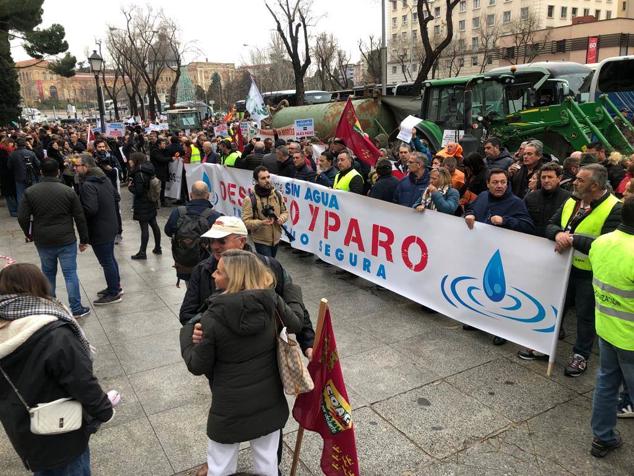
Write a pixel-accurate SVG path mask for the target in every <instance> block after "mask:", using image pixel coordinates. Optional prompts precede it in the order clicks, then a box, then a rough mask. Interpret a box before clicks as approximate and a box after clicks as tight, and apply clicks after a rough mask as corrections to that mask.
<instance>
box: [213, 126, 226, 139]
mask: <svg viewBox="0 0 634 476" xmlns="http://www.w3.org/2000/svg"><path fill="white" fill-rule="evenodd" d="M214 134H216V135H217V136H220V137H227V136H228V135H229V129H227V125H226V124H220V125H219V126H215V127H214Z"/></svg>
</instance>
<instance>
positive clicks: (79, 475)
mask: <svg viewBox="0 0 634 476" xmlns="http://www.w3.org/2000/svg"><path fill="white" fill-rule="evenodd" d="M33 475H34V476H90V449H89V448H88V447H86V451H84V452H83V453H82V454H81V455H79V457H78V458H77V459H76V460H75V461H73V462H72V463H69V464H68V465H66V466H64V467H63V468H57V469H45V470H44V471H36V472H35V473H33Z"/></svg>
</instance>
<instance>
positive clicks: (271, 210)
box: [262, 205, 277, 220]
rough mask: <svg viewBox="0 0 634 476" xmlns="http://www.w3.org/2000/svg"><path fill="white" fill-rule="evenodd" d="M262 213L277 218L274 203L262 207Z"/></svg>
mask: <svg viewBox="0 0 634 476" xmlns="http://www.w3.org/2000/svg"><path fill="white" fill-rule="evenodd" d="M262 215H264V216H265V217H266V218H271V219H272V220H277V215H276V214H275V208H273V206H272V205H264V206H263V207H262Z"/></svg>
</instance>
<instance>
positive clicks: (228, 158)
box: [218, 139, 240, 167]
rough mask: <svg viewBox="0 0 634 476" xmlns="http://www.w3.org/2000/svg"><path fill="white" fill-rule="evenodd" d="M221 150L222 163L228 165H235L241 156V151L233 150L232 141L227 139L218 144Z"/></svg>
mask: <svg viewBox="0 0 634 476" xmlns="http://www.w3.org/2000/svg"><path fill="white" fill-rule="evenodd" d="M218 149H219V150H220V163H221V164H222V165H224V166H226V167H235V166H236V161H237V160H238V159H239V158H240V152H238V151H237V150H233V147H232V146H231V141H230V140H229V139H225V140H223V141H221V142H220V143H219V144H218Z"/></svg>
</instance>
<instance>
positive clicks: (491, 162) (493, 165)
mask: <svg viewBox="0 0 634 476" xmlns="http://www.w3.org/2000/svg"><path fill="white" fill-rule="evenodd" d="M485 160H486V166H487V169H489V170H491V169H502V170H508V168H509V167H510V166H511V164H512V163H513V157H512V156H511V154H509V151H508V150H506V149H502V151H501V152H500V155H498V156H497V157H496V158H495V159H492V158H490V157H486V159H485Z"/></svg>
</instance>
